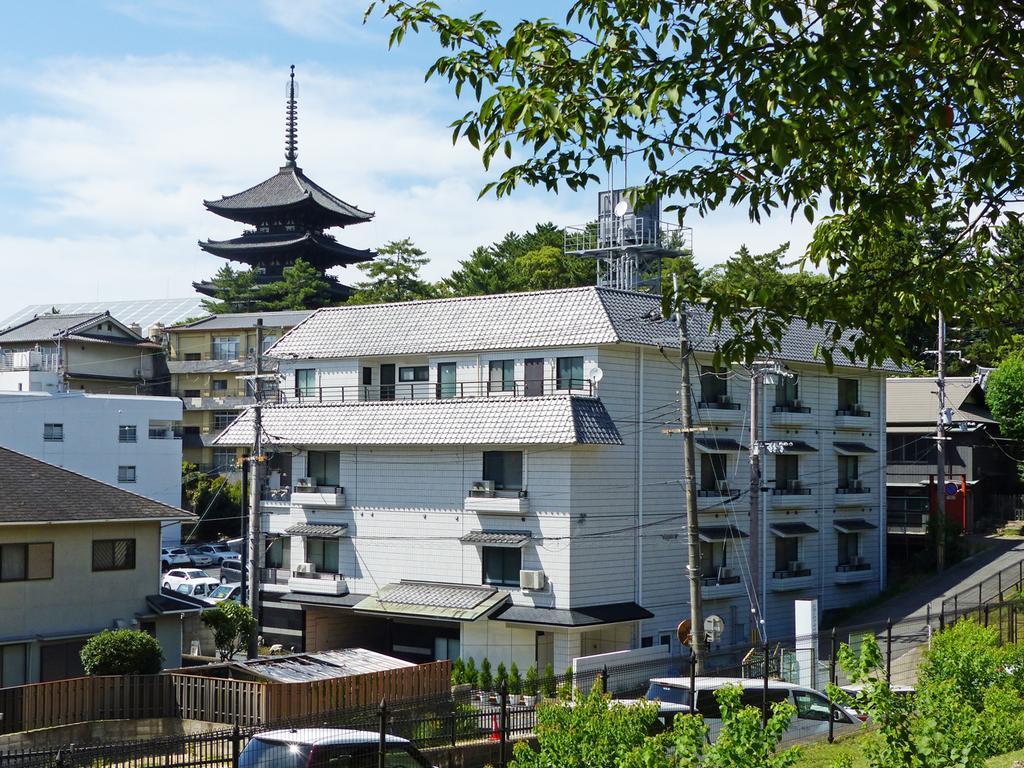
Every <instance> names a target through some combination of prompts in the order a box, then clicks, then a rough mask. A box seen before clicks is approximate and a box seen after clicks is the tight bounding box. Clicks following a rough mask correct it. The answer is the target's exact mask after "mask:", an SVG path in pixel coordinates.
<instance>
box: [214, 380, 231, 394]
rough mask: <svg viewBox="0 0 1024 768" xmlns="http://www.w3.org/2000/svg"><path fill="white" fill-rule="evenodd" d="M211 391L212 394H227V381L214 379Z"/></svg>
mask: <svg viewBox="0 0 1024 768" xmlns="http://www.w3.org/2000/svg"><path fill="white" fill-rule="evenodd" d="M213 391H214V392H227V391H228V380H227V379H214V380H213Z"/></svg>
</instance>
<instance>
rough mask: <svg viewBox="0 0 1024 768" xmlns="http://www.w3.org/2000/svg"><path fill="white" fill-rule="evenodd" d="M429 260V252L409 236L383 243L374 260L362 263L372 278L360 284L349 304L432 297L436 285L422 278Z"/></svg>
mask: <svg viewBox="0 0 1024 768" xmlns="http://www.w3.org/2000/svg"><path fill="white" fill-rule="evenodd" d="M429 261H430V259H428V258H427V257H426V251H424V250H422V249H420V248H417V247H416V246H415V244H414V243H413V242H412V240H410V239H409V238H408V237H407V238H405V239H404V240H392V241H391V242H389V243H387V244H385V245H382V246H381V247H380V248H378V249H377V257H376V258H375V259H374V260H373V261H367V262H364V263H363V264H360V265H359V269H360V270H361V271H362V272H363V274H365V275H366V276H367V277H368V278H369V280H367V281H365V282H362V283H359V284H358V285H356V293H355V295H353V296H352V298H350V299H349V303H350V304H381V303H385V302H392V301H414V300H416V299H429V298H432V297H433V296H434V287H433V286H432V285H431V284H430V283H428V282H426V281H425V280H422V279H421V278H420V269H421V268H422V267H423V265H424V264H427V263H429Z"/></svg>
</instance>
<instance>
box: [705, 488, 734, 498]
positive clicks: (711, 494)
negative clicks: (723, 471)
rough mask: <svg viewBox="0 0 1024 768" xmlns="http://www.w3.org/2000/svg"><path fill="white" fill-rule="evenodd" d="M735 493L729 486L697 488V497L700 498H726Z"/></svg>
mask: <svg viewBox="0 0 1024 768" xmlns="http://www.w3.org/2000/svg"><path fill="white" fill-rule="evenodd" d="M735 495H736V494H735V493H734V492H733V491H732V489H730V488H725V489H722V488H698V489H697V497H698V498H701V499H727V498H730V497H732V496H735Z"/></svg>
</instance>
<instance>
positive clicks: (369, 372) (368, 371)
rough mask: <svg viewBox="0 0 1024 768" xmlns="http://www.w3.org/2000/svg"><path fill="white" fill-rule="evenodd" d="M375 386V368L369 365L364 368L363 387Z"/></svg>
mask: <svg viewBox="0 0 1024 768" xmlns="http://www.w3.org/2000/svg"><path fill="white" fill-rule="evenodd" d="M372 384H373V368H371V367H370V366H368V365H364V366H363V386H364V387H369V386H370V385H372Z"/></svg>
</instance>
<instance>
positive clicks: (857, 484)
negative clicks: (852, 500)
mask: <svg viewBox="0 0 1024 768" xmlns="http://www.w3.org/2000/svg"><path fill="white" fill-rule="evenodd" d="M850 489H851V490H854V491H863V490H864V481H863V480H860V479H854V480H851V481H850Z"/></svg>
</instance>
